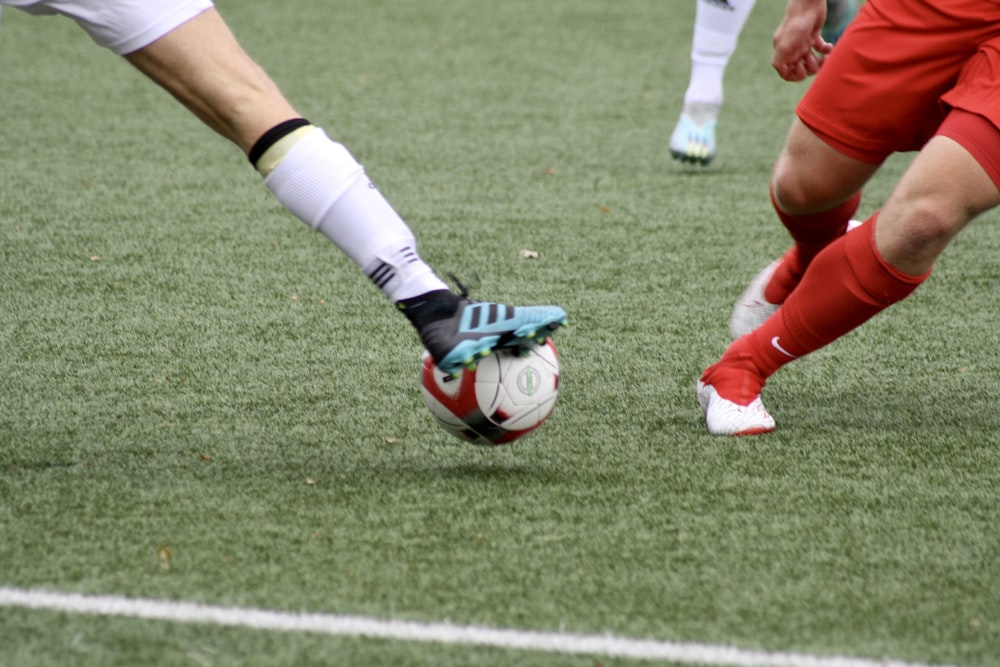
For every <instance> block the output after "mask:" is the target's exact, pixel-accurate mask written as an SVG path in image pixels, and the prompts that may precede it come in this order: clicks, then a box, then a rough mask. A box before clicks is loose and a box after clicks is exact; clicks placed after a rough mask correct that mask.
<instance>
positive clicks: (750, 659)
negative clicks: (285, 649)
mask: <svg viewBox="0 0 1000 667" xmlns="http://www.w3.org/2000/svg"><path fill="white" fill-rule="evenodd" d="M0 607H17V608H24V609H44V610H49V611H57V612H65V613H70V614H89V615H95V616H122V617H126V618H141V619H149V620H157V621H171V622H176V623H203V624H208V625H224V626H232V627H242V628H255V629H258V630H275V631H283V632H312V633H318V634H326V635H339V636H347V637H371V638H380V639H393V640H397V641H414V642H437V643H441V644H459V645H468V646H492V647H498V648H504V649H520V650H526V651H543V652H549V653H564V654H585V655H593V656H600V657H614V658H634V659H638V660H664V661H667V662H677V663H687V664H697V665H720V666H722V665H727V666H733V667H932V666H931V665H922V664H919V663H907V662H897V661H892V660H870V659H864V658H851V657H844V656H819V655H809V654H805V653H784V652H765V651H751V650H743V649H739V648H734V647H730V646H715V645H711V644H692V643H678V642H668V641H658V640H655V639H632V638H629V637H620V636H614V635H581V634H569V633H561V632H536V631H531V630H513V629H501V628H489V627H483V626H474V625H471V626H470V625H453V624H451V623H415V622H411V621H394V620H379V619H376V618H367V617H364V616H341V615H332V614H310V613H293V612H287V611H272V610H268V609H253V608H242V607H220V606H213V605H205V604H196V603H192V602H172V601H169V600H151V599H143V598H128V597H122V596H117V595H81V594H78V593H59V592H50V591H37V590H26V589H19V588H5V587H0ZM937 667H947V666H945V665H940V666H937Z"/></svg>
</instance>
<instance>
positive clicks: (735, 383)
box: [702, 214, 930, 405]
mask: <svg viewBox="0 0 1000 667" xmlns="http://www.w3.org/2000/svg"><path fill="white" fill-rule="evenodd" d="M877 217H878V214H876V215H874V216H872V217H871V218H870V219H869V220H868V222H867V223H866V224H864V225H862V226H861V227H859V228H858V229H856V230H855V231H853V232H851V233H850V234H847V235H846V236H844V237H843V238H841V239H838V240H836V241H834V242H833V243H831V244H830V245H829V246H828V247H827V248H826V249H825V250H823V251H822V252H821V253H820V254H819V255H817V256H816V259H815V261H813V262H812V264H811V265H810V267H809V270H808V271H806V273H805V275H803V277H802V282H801V283H800V284H799V286H798V288H796V290H795V291H794V292H792V293H791V294H790V295H789V296H788V299H787V300H786V301H785V303H784V305H782V306H781V308H780V309H779V310H778V312H777V313H775V314H774V315H772V316H771V318H770V319H768V320H767V322H765V323H764V324H763V325H762V326H761V327H760V328H759V329H757V330H755V331H753V332H752V333H750V334H747V335H746V336H743V337H742V338H740V339H739V340H737V341H735V342H734V343H733V344H732V345H730V346H729V349H728V350H726V353H725V354H724V355H723V357H722V359H721V360H720V361H719V362H718V363H717V364H715V365H713V366H710V367H709V368H708V369H707V370H706V371H705V373H704V375H703V376H702V379H703V381H705V382H707V383H709V384H711V385H712V386H714V387H715V389H716V391H718V392H719V394H720V395H721V396H722V397H723V398H726V399H727V400H730V401H733V402H735V403H739V404H741V405H746V404H748V403H749V402H750V401H752V400H753V399H754V398H755V397H756V396H757V395H758V394H760V390H761V388H763V386H764V382H765V381H766V380H767V378H769V377H770V376H771V375H772V374H774V372H775V371H777V370H778V369H779V368H781V367H782V366H784V365H785V364H787V363H788V362H789V361H792V360H793V359H797V358H798V357H802V356H805V355H807V354H809V353H810V352H814V351H815V350H818V349H819V348H821V347H823V346H825V345H827V344H828V343H831V342H833V341H834V340H836V339H837V338H839V337H840V336H842V335H844V334H845V333H847V332H849V331H851V330H853V329H855V328H857V327H858V326H860V325H861V324H862V323H864V322H866V321H867V320H868V319H869V318H871V317H872V316H873V315H875V314H876V313H878V312H880V311H882V310H884V309H885V308H887V307H889V306H891V305H892V304H894V303H896V302H897V301H901V300H903V299H905V298H906V297H907V296H909V295H910V294H911V293H912V292H913V290H915V289H916V288H917V287H918V286H919V285H920V283H922V282H923V281H924V280H925V279H926V278H927V276H928V275H930V271H928V272H927V273H926V274H924V275H922V276H910V275H907V274H904V273H902V272H900V271H899V270H898V269H895V268H893V267H892V266H890V265H889V264H887V263H886V261H885V260H884V259H882V256H881V255H879V253H878V250H877V249H876V248H875V222H876V219H877Z"/></svg>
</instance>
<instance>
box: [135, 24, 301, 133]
mask: <svg viewBox="0 0 1000 667" xmlns="http://www.w3.org/2000/svg"><path fill="white" fill-rule="evenodd" d="M126 58H127V59H128V60H129V62H131V63H132V64H133V65H134V66H135V67H136V68H138V69H139V70H140V71H141V72H143V73H144V74H146V76H148V77H149V78H151V79H153V80H154V81H156V82H157V83H158V84H159V85H161V86H162V87H163V88H165V89H166V90H168V91H170V92H171V93H172V94H173V95H174V96H175V97H176V98H177V99H179V100H180V101H181V102H182V103H183V104H184V105H185V106H187V107H188V108H189V109H190V110H191V111H192V112H194V113H195V114H196V115H197V116H198V117H199V118H201V119H202V120H203V121H205V122H206V123H207V124H208V125H209V126H210V127H212V128H213V129H215V130H216V131H217V132H219V133H220V134H222V135H223V136H225V137H227V138H229V139H230V140H232V141H233V142H234V143H236V144H237V145H238V146H240V147H241V148H242V149H243V150H244V151H246V150H248V149H249V148H250V146H251V145H252V144H253V142H254V141H256V140H257V139H258V138H259V137H260V136H261V135H263V133H264V132H266V131H267V130H268V129H270V128H272V127H274V126H275V125H277V124H278V123H280V122H282V121H285V120H288V119H289V118H293V117H296V116H297V115H298V114H297V112H296V111H295V110H294V109H293V108H292V106H291V104H290V103H289V102H288V101H287V100H286V99H285V97H284V96H283V95H282V93H281V91H280V90H279V88H278V86H277V84H275V83H274V81H272V80H271V78H270V77H269V76H268V75H267V74H266V73H265V72H264V70H263V69H262V68H261V67H260V66H259V65H258V64H257V63H256V62H255V61H254V60H253V59H252V58H251V57H250V56H249V55H248V54H247V53H246V52H245V51H244V50H243V48H242V47H241V46H240V45H239V43H238V42H237V41H236V38H235V37H234V36H233V34H232V32H231V31H230V30H229V27H228V26H227V25H226V23H225V21H224V20H223V19H222V17H221V16H220V15H219V13H218V11H216V10H214V9H211V10H208V11H206V12H204V13H202V14H199V15H198V16H196V17H195V18H193V19H191V20H190V21H187V22H186V23H184V24H183V25H180V26H178V27H177V28H175V29H174V30H172V31H170V32H169V33H168V34H166V35H164V36H163V37H162V38H161V39H159V40H157V41H156V42H153V43H152V44H150V45H148V46H146V47H144V48H142V49H140V50H138V51H136V52H134V53H130V54H128V55H127V56H126Z"/></svg>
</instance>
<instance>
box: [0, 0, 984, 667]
mask: <svg viewBox="0 0 1000 667" xmlns="http://www.w3.org/2000/svg"><path fill="white" fill-rule="evenodd" d="M782 4H783V3H770V2H759V3H758V5H759V6H758V7H757V8H756V9H755V13H754V14H753V15H752V16H751V18H750V21H749V23H748V25H747V29H746V31H745V33H744V35H743V36H742V38H741V42H740V46H739V49H738V51H737V54H736V56H735V57H734V59H733V62H732V64H731V66H730V69H729V72H728V73H727V79H726V81H727V86H726V106H725V108H724V109H723V113H722V116H721V118H720V125H719V146H720V149H719V156H718V157H717V159H716V161H715V162H714V163H713V164H712V165H711V166H710V167H708V168H707V169H700V168H690V167H683V166H680V165H678V164H676V163H673V162H672V161H671V160H670V157H669V154H668V152H667V149H666V142H667V139H668V137H669V134H670V131H671V130H672V128H673V125H674V122H675V121H676V117H677V114H678V113H679V110H680V104H681V98H682V95H683V92H684V88H685V86H686V84H687V76H688V68H689V61H688V51H689V48H690V32H691V26H692V22H693V14H694V3H680V2H664V1H663V0H641V1H639V0H637V1H635V2H627V3H624V2H623V3H616V2H608V1H606V0H600V1H599V0H548V1H547V2H529V1H528V0H510V1H506V2H485V1H480V0H468V1H465V2H462V1H456V0H451V1H447V0H421V1H420V2H415V1H414V2H371V1H366V2H362V1H360V0H347V1H344V2H337V3H330V2H324V1H323V0H294V1H290V2H285V3H240V2H234V1H232V0H225V1H221V2H220V3H219V6H220V9H221V10H222V11H223V13H224V15H225V16H227V17H228V18H229V20H230V22H231V24H232V26H233V28H234V30H235V32H236V33H237V35H238V36H239V38H240V39H241V41H242V42H243V43H244V45H245V46H246V47H247V49H248V50H249V51H250V52H251V53H252V54H253V55H254V56H255V57H256V58H257V59H258V60H259V61H260V62H261V64H262V65H263V66H264V67H265V68H266V69H267V70H268V71H269V72H270V73H271V74H272V75H273V76H274V77H275V78H276V79H277V80H278V81H279V83H280V84H281V85H282V87H283V89H284V90H285V92H286V94H287V95H288V96H289V97H290V98H291V99H292V100H293V101H294V102H295V104H296V105H297V106H298V107H299V110H300V111H301V112H302V113H303V114H304V115H305V116H307V117H308V118H310V120H312V121H313V122H314V123H316V124H318V125H321V126H323V127H324V128H326V129H327V131H328V132H329V133H330V134H331V136H333V137H335V138H336V139H338V140H339V141H342V142H344V143H345V145H347V146H348V147H349V148H350V149H351V151H352V152H353V153H354V154H355V156H356V157H357V158H358V159H359V160H360V161H361V162H362V163H363V164H365V166H366V168H367V170H368V172H369V174H370V175H371V176H372V178H373V179H374V180H375V181H376V183H378V185H379V187H380V189H381V190H382V191H383V192H384V193H385V195H386V196H387V197H388V198H389V199H390V201H392V202H393V204H394V205H395V206H396V208H397V209H398V210H399V211H400V213H401V214H402V215H403V217H404V218H405V219H406V220H407V221H408V222H409V223H410V224H411V226H412V227H413V229H414V231H415V232H416V234H417V236H418V238H419V239H420V249H421V254H422V255H423V256H424V258H425V259H427V260H428V261H429V262H430V263H431V264H432V265H433V266H434V267H435V268H437V270H438V271H439V272H441V273H442V274H444V273H445V272H453V273H455V274H456V275H458V276H460V277H462V278H475V279H477V280H478V283H479V286H478V287H477V288H476V291H475V296H478V297H481V298H488V299H490V300H499V301H504V302H508V303H524V304H526V303H558V304H561V305H562V306H564V307H565V308H566V310H567V311H568V312H569V317H570V323H569V325H568V326H567V327H566V328H565V329H563V330H562V331H560V332H559V333H558V335H557V337H556V343H557V345H558V348H559V351H560V354H561V359H562V372H563V375H562V391H561V395H560V398H559V402H558V404H557V406H556V410H555V412H554V414H553V416H552V418H551V419H550V421H549V422H548V423H547V424H545V426H544V427H543V428H541V429H540V430H539V431H538V432H536V433H534V434H532V435H531V436H529V437H527V438H525V439H524V440H522V441H519V442H516V443H514V444H513V445H511V446H508V447H504V448H497V449H482V448H476V447H472V446H470V445H466V444H464V443H462V442H459V441H458V440H456V439H453V438H451V437H450V436H448V435H447V434H446V433H445V432H444V431H443V430H441V429H440V428H439V427H438V426H437V425H436V424H435V422H434V421H433V419H432V418H431V416H430V414H429V413H428V412H427V411H426V409H425V408H424V406H423V402H422V400H421V397H420V394H419V390H418V383H417V371H418V366H419V355H420V346H419V343H418V341H417V338H416V336H415V335H414V333H413V332H412V330H411V329H410V328H409V325H408V324H407V323H406V322H405V320H404V319H403V318H401V317H400V316H399V315H398V314H397V313H396V312H394V310H393V309H392V308H391V307H390V305H389V304H388V303H387V302H386V301H385V299H384V298H383V297H382V296H381V294H380V293H379V292H378V291H377V290H376V289H375V288H374V287H373V286H372V285H371V284H370V283H369V282H368V280H367V279H366V278H365V277H364V276H363V274H362V273H361V272H360V271H359V270H358V269H357V268H356V267H355V266H354V265H353V264H351V263H350V262H349V261H348V260H347V259H346V258H345V257H343V256H341V255H340V254H339V253H338V252H337V250H336V249H335V248H333V247H332V246H331V245H330V244H329V243H328V242H327V241H326V239H325V238H323V237H322V236H321V235H319V234H314V233H312V232H310V231H309V230H308V229H307V228H306V227H305V226H304V225H302V224H301V223H299V222H298V221H296V220H294V219H293V218H292V217H291V216H290V215H288V214H287V213H285V212H284V211H283V209H281V207H280V206H279V205H278V204H277V203H276V201H275V200H274V198H273V197H272V196H271V195H270V194H269V193H268V192H267V190H266V189H265V188H264V187H263V186H262V185H261V184H260V183H259V178H258V177H257V175H256V173H255V172H254V171H253V169H252V168H251V167H250V166H249V165H248V164H247V163H246V160H245V158H244V157H243V156H242V155H241V154H240V153H239V152H238V151H237V150H235V149H234V148H232V147H231V146H229V145H228V144H226V142H225V141H223V140H222V139H221V138H218V137H216V136H214V135H212V134H211V133H210V132H208V131H207V130H205V129H204V128H203V127H202V126H201V125H200V124H199V123H198V122H197V121H196V120H194V119H193V118H192V117H190V116H189V115H188V114H187V112H185V111H184V110H183V109H182V108H181V107H180V106H178V105H177V104H175V103H174V102H173V101H172V100H171V99H170V98H169V97H168V96H167V95H166V94H165V93H164V92H162V91H160V90H159V89H157V88H156V87H154V86H153V85H152V84H150V83H149V82H147V81H145V80H144V79H143V78H142V77H141V76H140V75H139V74H138V73H136V72H135V71H133V70H132V69H131V68H130V67H129V66H128V65H127V64H125V63H124V62H122V61H121V60H120V59H118V58H116V57H115V56H113V55H111V54H109V53H107V52H103V51H101V50H100V49H98V48H95V47H94V46H93V45H92V44H91V43H90V41H89V39H88V38H87V37H86V36H85V35H84V34H83V33H82V31H80V30H79V29H78V28H77V27H76V26H74V25H73V24H72V23H71V22H70V21H67V20H65V19H60V18H53V17H48V18H41V17H29V16H26V15H23V14H21V13H19V12H16V11H12V10H10V9H8V10H7V11H6V12H5V13H4V24H3V27H2V30H0V90H2V91H3V92H2V93H0V118H2V119H3V122H2V123H0V145H2V146H4V148H3V149H0V587H15V588H26V589H37V590H52V591H68V592H80V593H88V594H100V595H126V596H135V597H144V598H155V599H166V600H178V601H180V600H183V601H193V602H200V603H204V604H210V605H232V606H247V607H259V608H265V609H275V610H289V611H305V612H316V613H328V614H359V615H366V616H371V617H375V618H379V619H402V620H414V621H421V622H439V621H451V622H454V623H456V624H458V625H465V624H475V625H487V626H495V627H503V628H517V629H523V630H538V631H566V632H570V633H588V634H591V633H593V634H603V633H611V634H614V635H620V636H625V637H636V638H648V639H657V640H662V641H672V642H701V643H707V644H713V645H726V646H730V645H731V646H735V647H738V648H742V649H746V650H758V649H762V650H768V651H780V652H784V651H790V652H801V653H808V654H815V655H818V656H826V655H843V656H857V657H862V658H867V659H872V660H879V659H893V660H903V661H912V662H921V663H934V662H942V663H951V664H956V665H962V666H968V667H973V666H983V667H985V666H988V665H1000V537H998V532H997V518H998V516H1000V498H998V494H1000V448H998V444H1000V436H998V435H997V432H998V426H1000V417H998V412H997V410H996V403H997V396H998V393H1000V383H998V379H1000V361H998V358H997V354H996V350H997V349H998V344H1000V337H998V334H997V330H996V304H995V292H996V286H997V278H998V273H1000V268H998V266H1000V265H998V263H997V259H996V258H997V256H998V253H997V250H998V246H1000V231H998V230H1000V227H998V226H997V224H996V223H997V221H998V219H997V216H996V214H993V213H991V214H988V215H986V216H984V217H983V219H982V220H981V221H980V222H978V223H977V224H975V225H973V226H971V227H970V228H969V229H968V230H967V231H966V232H965V233H964V234H963V235H962V236H961V237H960V238H959V239H958V240H957V241H956V242H955V243H954V245H953V247H951V248H950V249H949V250H948V251H947V252H946V254H945V255H944V257H943V258H942V259H941V261H940V262H939V265H938V267H937V269H936V272H935V275H934V276H933V277H932V279H931V280H930V281H928V283H927V284H926V285H925V286H924V287H922V288H921V289H920V290H919V291H918V292H917V293H916V294H915V295H914V296H913V297H912V298H911V299H909V300H907V301H906V302H904V303H902V304H900V305H899V306H897V307H895V308H893V309H891V310H890V311H889V312H886V313H884V314H882V315H880V316H879V317H877V318H876V319H875V320H873V321H872V322H871V323H869V324H868V325H866V326H865V327H863V328H862V329H860V330H858V331H856V332H854V333H851V334H849V335H848V336H846V337H845V338H844V339H842V340H841V341H838V342H837V343H835V344H834V345H833V346H831V347H829V348H827V349H824V350H821V351H819V352H818V353H816V354H815V355H813V356H812V357H810V358H807V359H804V360H802V361H800V362H798V363H796V364H793V365H791V366H789V367H788V368H786V369H783V370H782V371H780V372H779V374H777V375H776V376H775V377H774V378H773V380H772V381H771V382H770V383H769V385H768V387H767V388H766V390H765V394H764V399H765V402H766V403H767V405H768V407H769V408H770V410H771V411H772V413H773V414H774V415H775V417H776V419H777V420H778V430H777V431H776V432H775V433H773V434H771V435H768V436H765V437H759V438H751V439H738V440H732V439H724V438H714V437H711V436H709V435H707V434H706V433H705V430H704V425H703V421H702V416H701V413H700V411H699V409H698V405H697V401H696V400H695V397H694V391H693V385H694V381H695V379H696V378H697V376H698V375H699V373H700V371H701V370H702V368H703V367H704V366H706V365H707V364H709V363H711V362H712V361H714V360H715V358H717V356H718V355H719V354H721V352H722V351H723V350H724V349H725V345H726V343H727V334H726V330H727V326H726V325H727V322H728V317H729V309H730V307H731V305H732V302H733V300H734V299H735V298H736V296H737V295H738V294H739V292H740V291H741V290H742V289H743V287H744V285H745V284H746V282H747V281H748V280H749V279H750V278H751V277H752V276H753V275H754V273H755V272H756V271H757V270H759V269H760V268H761V267H762V266H764V265H765V264H766V263H767V262H769V261H770V260H771V259H772V258H773V257H776V256H777V255H778V254H780V253H781V252H782V251H783V250H784V249H785V247H786V245H787V242H788V241H787V236H786V234H785V232H784V231H783V229H782V228H781V227H780V225H779V223H778V222H777V221H776V220H775V218H774V214H773V211H772V210H771V208H770V205H769V203H768V197H767V182H768V178H769V173H770V167H771V164H772V162H773V159H774V157H775V155H776V153H777V151H778V149H779V148H780V146H781V143H782V140H783V138H784V134H785V131H786V129H787V127H788V123H789V122H790V119H791V117H792V110H793V107H794V103H795V100H796V99H797V98H798V97H799V95H801V93H802V91H803V90H804V89H805V88H804V85H793V84H786V83H783V82H781V81H780V80H779V79H778V77H777V75H775V74H774V73H773V72H772V71H771V69H770V66H769V64H768V63H769V48H770V35H771V32H772V31H773V28H774V26H775V25H776V22H777V20H778V18H779V16H780V12H781V10H782V7H781V5H782ZM908 159H909V158H908V156H899V157H898V158H894V159H893V160H891V161H890V162H889V163H888V164H887V165H886V167H885V169H884V171H883V172H882V173H880V174H879V175H878V176H877V177H876V179H875V180H874V181H873V183H872V184H871V186H870V187H869V188H868V190H867V191H866V197H865V200H864V202H863V204H862V210H861V211H860V212H859V216H861V217H864V216H867V215H868V214H870V213H871V212H872V211H874V210H875V209H876V208H877V207H878V205H879V204H880V203H881V202H882V201H884V199H885V198H886V197H887V195H888V193H889V191H890V189H891V187H892V184H893V183H894V181H895V179H896V178H897V177H898V175H899V174H900V173H901V171H902V170H903V169H904V168H905V166H906V163H907V161H908ZM524 249H528V250H532V251H535V252H537V253H538V255H539V256H538V258H536V259H524V258H522V257H521V255H520V251H521V250H524ZM625 663H627V664H639V663H638V662H630V661H627V660H623V659H618V658H613V657H607V656H580V655H575V656H574V655H559V654H544V653H536V652H531V651H515V650H504V649H487V648H482V647H476V646H451V647H444V646H441V645H435V644H417V643H410V642H395V641H388V640H370V639H360V638H336V637H325V636H320V635H310V634H305V633H274V632H268V631H256V630H251V629H246V628H243V629H236V628H227V629H222V628H218V627H210V626H202V625H184V624H174V623H166V622H160V621H142V620H135V619H123V618H104V617H88V616H80V615H70V614H64V613H57V612H46V611H29V610H25V609H20V608H3V607H0V664H4V665H7V664H10V665H16V666H18V667H20V666H21V665H30V666H35V665H38V666H42V665H45V666H48V665H67V664H73V665H102V666H105V665H136V664H164V665H199V664H201V665H274V664H288V665H293V664H294V665H320V664H337V665H394V664H398V665H436V666H443V667H447V666H449V665H454V666H459V665H463V666H466V665H518V666H519V667H527V666H532V665H539V666H541V665H546V666H549V665H586V666H588V667H590V666H593V665H598V664H600V665H611V664H625Z"/></svg>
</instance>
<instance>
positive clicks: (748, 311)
mask: <svg viewBox="0 0 1000 667" xmlns="http://www.w3.org/2000/svg"><path fill="white" fill-rule="evenodd" d="M782 259H784V258H783V257H782V258H779V259H776V260H774V261H773V262H771V263H770V264H768V265H767V266H766V267H765V268H764V270H762V271H761V272H760V273H758V274H757V276H756V277H755V278H754V279H753V280H751V281H750V285H749V286H747V288H746V290H744V292H743V294H741V295H740V298H739V299H737V300H736V305H735V306H733V314H732V315H731V316H730V318H729V335H730V336H732V338H733V340H736V339H737V338H739V337H741V336H745V335H747V334H748V333H750V332H751V331H753V330H754V329H756V328H758V327H759V326H760V325H762V324H764V322H766V321H767V318H769V317H771V315H774V313H775V312H776V311H777V310H778V308H779V306H780V305H781V304H777V303H769V302H768V300H767V299H765V298H764V290H765V289H766V288H767V284H768V283H769V282H771V277H772V276H774V272H775V271H777V270H778V267H779V266H781V262H782Z"/></svg>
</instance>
